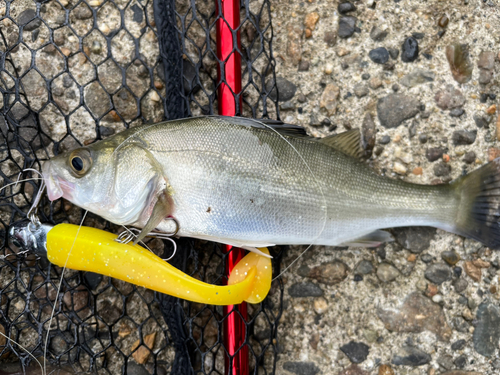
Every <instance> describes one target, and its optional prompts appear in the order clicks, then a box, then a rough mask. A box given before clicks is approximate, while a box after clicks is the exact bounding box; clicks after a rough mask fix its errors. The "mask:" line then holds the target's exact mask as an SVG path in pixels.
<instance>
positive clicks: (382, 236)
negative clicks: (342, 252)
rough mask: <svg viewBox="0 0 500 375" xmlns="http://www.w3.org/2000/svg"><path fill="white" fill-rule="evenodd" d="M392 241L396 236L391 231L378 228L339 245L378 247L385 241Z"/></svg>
mask: <svg viewBox="0 0 500 375" xmlns="http://www.w3.org/2000/svg"><path fill="white" fill-rule="evenodd" d="M392 241H394V238H393V237H392V235H391V234H390V233H389V232H386V231H385V230H376V231H374V232H371V233H368V234H367V235H365V236H363V237H360V238H356V239H354V240H351V241H348V242H344V243H342V244H340V245H339V246H357V247H377V246H380V245H382V244H383V243H384V242H392Z"/></svg>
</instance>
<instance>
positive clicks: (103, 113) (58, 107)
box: [0, 0, 283, 374]
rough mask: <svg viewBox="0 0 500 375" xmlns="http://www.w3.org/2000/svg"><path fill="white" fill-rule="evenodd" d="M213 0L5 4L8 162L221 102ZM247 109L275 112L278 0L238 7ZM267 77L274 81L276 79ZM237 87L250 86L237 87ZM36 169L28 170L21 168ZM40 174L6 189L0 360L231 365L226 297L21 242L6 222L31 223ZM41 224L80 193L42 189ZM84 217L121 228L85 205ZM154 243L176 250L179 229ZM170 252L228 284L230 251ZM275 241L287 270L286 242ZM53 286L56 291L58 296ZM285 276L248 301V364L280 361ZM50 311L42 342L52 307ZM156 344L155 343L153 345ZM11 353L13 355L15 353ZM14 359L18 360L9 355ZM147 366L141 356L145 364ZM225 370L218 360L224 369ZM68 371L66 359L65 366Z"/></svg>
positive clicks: (2, 42) (0, 134) (204, 367)
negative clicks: (46, 255)
mask: <svg viewBox="0 0 500 375" xmlns="http://www.w3.org/2000/svg"><path fill="white" fill-rule="evenodd" d="M216 9H217V7H216V3H215V2H212V1H203V2H202V1H199V2H198V1H197V2H194V1H186V0H181V1H177V2H174V1H171V0H168V1H160V0H158V1H135V0H132V1H126V0H104V1H102V0H90V1H78V0H52V1H20V0H13V1H8V0H7V1H5V2H2V4H0V92H1V96H0V116H1V118H0V155H1V159H0V175H1V178H2V186H5V185H7V184H9V183H14V182H16V181H17V180H18V178H19V174H20V173H21V172H22V171H23V170H25V169H26V168H34V169H37V170H40V167H41V165H40V163H41V161H43V160H46V159H47V158H49V157H51V156H53V155H57V154H59V153H61V152H63V151H66V150H69V149H72V148H74V147H76V146H78V145H87V144H90V143H92V142H95V141H96V140H100V139H103V138H106V137H107V136H110V135H112V134H114V133H116V132H119V131H121V130H123V129H126V128H129V127H130V126H135V125H139V124H143V123H148V122H151V123H152V122H157V121H160V120H163V119H173V118H178V117H185V116H195V115H201V114H212V113H217V111H216V107H217V89H218V87H219V86H220V85H221V83H223V82H224V78H222V79H219V78H218V75H217V69H218V67H219V66H220V64H222V61H220V60H218V59H217V49H216V20H217V19H219V18H220V17H221V15H220V14H219V12H218V11H217V10H216ZM240 18H241V26H240V28H239V32H240V35H241V47H240V48H236V50H235V53H238V54H240V55H241V60H242V91H241V93H240V94H238V95H237V97H236V102H239V101H240V99H241V102H242V108H240V110H239V112H240V113H241V114H242V115H243V116H246V117H255V118H260V117H268V118H278V117H279V113H278V107H277V99H276V94H275V93H272V90H273V89H274V90H275V88H274V84H273V82H275V80H276V79H275V73H274V67H275V63H274V59H273V55H272V45H271V39H272V26H271V18H270V2H269V1H268V0H258V1H253V2H251V3H250V1H249V0H245V1H244V2H243V3H242V7H241V14H240ZM266 83H267V84H268V85H267V87H266ZM240 96H241V97H240ZM31 177H34V178H36V177H37V175H36V174H35V173H33V172H30V171H25V172H23V173H22V174H21V179H27V178H31ZM39 186H40V182H39V180H36V179H35V180H30V181H25V182H19V184H17V185H11V186H10V187H8V188H5V189H2V190H1V192H0V234H1V236H0V241H1V242H0V257H1V258H0V259H1V260H0V333H2V334H4V335H6V336H7V337H9V338H10V339H12V340H14V341H15V342H17V343H20V344H21V345H22V346H23V347H24V348H25V350H23V349H21V348H20V347H19V346H18V345H17V344H15V343H14V342H13V341H10V340H6V339H5V338H4V337H3V336H2V335H0V367H2V368H4V369H7V368H11V369H15V368H19V367H20V368H21V369H22V370H27V369H29V368H31V367H36V366H38V365H37V364H36V362H35V360H34V359H33V357H36V358H38V359H39V360H41V359H42V357H43V356H44V354H45V355H46V359H47V363H48V367H47V369H48V370H51V369H55V368H63V369H64V370H65V371H68V372H70V373H86V372H91V373H99V374H105V373H108V374H119V373H122V374H126V373H136V374H138V373H141V371H145V370H146V371H148V372H150V373H154V374H164V373H172V374H189V373H194V372H196V373H201V374H209V373H223V372H224V357H225V355H226V354H225V353H226V348H224V343H223V338H222V334H221V332H222V326H223V321H224V319H227V316H224V315H223V313H222V311H223V310H222V308H221V307H215V306H209V305H201V304H195V303H188V302H185V301H182V300H178V299H176V298H173V297H169V296H164V295H160V294H158V293H154V292H152V291H150V290H146V289H144V288H139V287H136V286H134V285H131V284H128V283H125V282H122V281H119V280H115V279H111V278H109V277H103V276H100V275H97V274H92V273H85V272H77V271H72V270H66V272H65V274H64V278H63V281H62V284H61V291H60V293H59V294H57V288H58V286H59V280H60V277H61V269H60V268H59V267H55V266H53V265H51V264H49V263H48V262H47V261H46V260H45V259H39V258H37V257H36V256H35V255H33V254H25V253H18V252H19V249H17V248H16V247H15V246H12V244H10V243H9V242H8V232H9V228H10V227H12V226H13V225H14V224H18V223H22V222H26V213H27V211H28V209H29V207H30V206H31V202H32V200H33V199H34V195H35V194H36V192H37V190H38V187H39ZM38 215H39V217H40V220H41V221H42V222H44V223H51V224H57V223H61V222H71V223H76V224H78V223H80V221H81V220H82V217H83V212H82V210H81V209H79V208H78V207H75V206H73V205H71V204H70V203H68V202H66V201H63V200H58V201H56V202H54V203H53V204H50V202H49V201H48V199H47V197H45V196H44V198H43V199H42V201H41V204H40V207H39V212H38ZM84 225H87V226H94V227H98V228H103V229H105V230H108V231H111V232H115V233H118V232H119V231H120V228H119V227H117V226H115V225H113V224H110V223H108V222H105V221H104V220H103V219H101V218H99V217H97V216H95V215H92V214H88V215H87V216H86V218H85V221H84ZM148 246H149V247H151V248H152V249H153V251H154V252H155V253H156V254H158V255H163V254H165V255H168V254H169V252H170V251H171V246H170V244H169V242H167V241H166V242H162V241H161V240H159V239H153V240H150V241H149V242H148ZM178 248H179V250H178V252H177V254H176V256H175V257H174V259H173V260H172V263H173V264H174V265H176V266H177V267H179V268H181V269H183V270H184V271H185V272H187V273H188V274H190V275H192V276H194V277H196V278H199V279H201V280H204V281H206V282H209V283H214V284H217V283H222V282H223V281H224V269H225V261H226V259H227V254H225V253H223V252H222V250H221V249H220V248H219V246H218V245H216V244H213V243H207V242H201V241H193V240H189V239H181V240H179V241H178ZM278 251H279V250H275V251H274V254H273V255H274V257H275V258H274V264H273V266H274V268H275V269H276V270H277V271H279V266H280V253H279V252H278ZM56 296H57V300H56ZM282 298H283V285H282V283H281V280H276V281H275V282H274V283H273V285H272V289H271V293H270V295H269V297H268V298H267V299H266V300H265V301H264V302H263V303H262V304H259V305H251V306H249V307H248V308H249V317H248V322H247V323H246V332H247V338H246V342H247V344H248V346H249V349H250V350H249V357H250V361H249V365H250V371H251V372H252V373H259V374H268V373H272V372H274V370H275V365H276V359H277V354H278V344H277V325H278V323H279V320H280V317H281V314H282V311H283V306H282V301H283V299H282ZM54 306H55V310H54V318H53V320H52V322H51V325H50V332H49V336H48V341H47V347H46V345H45V343H46V341H45V339H46V336H47V332H48V328H49V321H50V316H51V312H52V310H53V308H54ZM147 347H149V348H150V349H151V350H149V349H148V348H147ZM8 363H13V364H11V365H7V364H8ZM9 366H10V367H9ZM141 367H143V368H144V369H142V370H141ZM214 371H215V372H214ZM61 373H63V372H61Z"/></svg>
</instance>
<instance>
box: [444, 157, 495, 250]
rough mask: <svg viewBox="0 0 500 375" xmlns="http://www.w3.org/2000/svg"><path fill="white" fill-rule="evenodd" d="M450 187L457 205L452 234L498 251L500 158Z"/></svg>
mask: <svg viewBox="0 0 500 375" xmlns="http://www.w3.org/2000/svg"><path fill="white" fill-rule="evenodd" d="M452 185H453V187H454V188H455V189H456V190H455V191H456V193H457V195H458V197H459V202H460V204H459V208H458V213H457V217H456V221H455V228H454V230H453V232H455V233H457V234H460V235H462V236H465V237H469V238H472V239H475V240H477V241H480V242H482V243H483V244H485V245H486V246H488V247H491V248H495V249H498V248H500V158H497V159H495V160H493V161H492V162H490V163H488V164H486V165H484V166H482V167H481V168H479V169H477V170H475V171H474V172H472V173H470V174H468V175H466V176H464V177H461V178H459V179H458V180H456V181H455V182H453V183H452Z"/></svg>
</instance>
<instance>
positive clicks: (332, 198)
mask: <svg viewBox="0 0 500 375" xmlns="http://www.w3.org/2000/svg"><path fill="white" fill-rule="evenodd" d="M86 149H87V151H86V152H88V153H89V155H90V158H91V164H92V165H91V167H90V168H89V170H88V171H87V172H86V173H85V175H83V176H77V177H75V174H74V173H73V172H74V171H73V172H72V171H71V168H70V166H69V163H70V161H68V158H70V157H71V155H61V156H58V157H56V158H54V159H52V160H51V161H49V162H47V163H46V164H45V165H44V167H43V173H44V178H45V179H46V181H47V186H48V190H49V197H52V198H53V199H55V198H58V197H59V196H64V197H65V198H67V199H69V200H70V201H72V202H73V203H75V204H77V205H79V206H81V207H83V208H86V209H88V210H90V211H92V212H94V213H96V214H98V215H101V216H103V217H105V218H106V219H108V220H110V221H112V222H114V223H116V224H124V225H134V226H138V227H143V226H144V225H146V222H147V221H148V219H149V217H150V216H151V214H152V212H153V209H154V206H155V204H156V202H157V201H158V196H159V194H161V193H162V192H164V193H165V194H166V195H167V196H168V199H169V202H170V205H169V207H171V212H169V214H170V215H171V216H173V217H175V219H176V220H177V221H178V223H179V226H180V231H179V233H178V234H179V235H181V236H188V237H196V238H204V239H209V240H213V241H218V242H222V243H227V244H231V245H236V246H247V247H258V246H269V245H274V244H318V245H340V244H345V243H356V242H357V240H358V239H360V238H363V237H365V236H367V235H368V237H369V235H370V233H373V232H374V231H376V230H378V229H380V228H391V227H398V226H415V225H425V226H434V227H438V228H442V229H445V230H448V231H452V232H455V233H460V234H464V235H468V236H471V237H473V238H477V239H480V240H484V241H486V239H484V238H482V237H484V235H483V236H482V237H481V236H480V235H477V234H476V235H474V234H473V233H472V234H471V233H469V232H470V231H471V230H472V229H471V228H468V229H467V228H465V226H464V225H462V222H461V221H460V220H462V219H463V218H462V216H464V215H466V214H465V213H462V211H463V210H469V211H470V209H472V208H470V207H469V206H471V205H473V200H472V201H471V202H469V200H470V199H469V198H464V191H466V190H467V191H468V190H470V189H471V188H470V189H469V188H468V187H467V186H469V185H471V184H472V183H471V182H470V181H471V179H470V178H469V179H464V180H463V181H459V182H457V183H454V184H449V185H442V186H425V185H415V184H410V183H406V182H403V181H400V180H394V179H390V178H387V177H382V176H379V175H377V174H375V173H374V172H373V171H372V170H370V169H369V168H368V167H367V166H366V165H365V164H363V163H361V162H360V161H359V160H357V159H355V158H353V157H351V156H349V155H346V153H345V151H343V150H339V149H338V148H337V147H332V146H331V145H328V144H325V143H322V142H319V141H318V140H317V139H313V138H310V137H297V136H293V135H287V134H283V133H281V132H278V131H276V130H274V129H273V128H271V127H269V126H267V125H266V124H262V123H260V122H258V121H254V120H249V119H241V118H238V119H236V118H223V117H200V118H191V119H184V120H176V121H170V122H164V123H159V124H155V125H143V126H140V127H136V128H133V129H130V130H128V131H125V132H123V133H120V134H118V135H116V136H114V137H111V138H108V139H106V140H104V141H100V142H97V143H96V144H94V145H90V146H88V147H87V148H86ZM497 164H498V163H496V164H495V166H496V165H497ZM495 168H496V167H495ZM495 171H496V169H495ZM490 172H491V171H490ZM490 174H491V173H486V172H483V173H482V174H481V175H482V176H483V175H484V176H488V175H490ZM467 181H469V182H467ZM475 185H477V184H475ZM475 185H474V186H475ZM464 186H465V188H464ZM464 189H465V190H464ZM477 189H480V188H477ZM477 189H476V190H477ZM481 191H482V190H481ZM474 194H475V193H474ZM476 195H477V194H476ZM52 198H51V199H52ZM468 199H469V200H468ZM495 202H496V201H495ZM495 204H496V203H495ZM464 205H465V206H466V208H463V207H464ZM471 207H472V206H471ZM495 207H496V206H495ZM490 208H491V207H490ZM467 212H468V211H467ZM467 215H468V213H467ZM463 220H465V221H466V222H468V221H467V220H466V219H463ZM463 220H462V221H463ZM172 225H173V223H172V221H171V220H164V221H162V222H161V223H159V224H158V225H157V226H156V228H157V229H158V230H162V231H166V232H169V231H171V230H172V229H173V228H172ZM476 227H477V225H476V226H475V227H474V228H476ZM474 230H475V229H474ZM488 238H489V237H488ZM495 238H496V237H495ZM368 242H370V241H368ZM486 242H487V241H486Z"/></svg>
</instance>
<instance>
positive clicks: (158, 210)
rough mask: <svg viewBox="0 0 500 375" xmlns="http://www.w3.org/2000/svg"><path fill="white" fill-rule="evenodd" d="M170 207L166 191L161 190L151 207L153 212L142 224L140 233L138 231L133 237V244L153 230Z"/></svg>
mask: <svg viewBox="0 0 500 375" xmlns="http://www.w3.org/2000/svg"><path fill="white" fill-rule="evenodd" d="M172 207H173V205H172V203H171V201H170V199H169V196H168V193H167V192H166V191H165V190H164V191H162V192H161V193H160V195H159V196H158V200H157V201H156V203H155V205H154V207H153V212H152V213H151V216H150V217H149V219H148V221H147V223H146V225H144V228H142V230H141V233H139V236H137V238H136V239H135V241H134V245H137V244H138V243H139V241H141V240H142V239H143V238H144V237H146V236H147V235H148V233H149V232H151V231H153V230H154V229H155V228H156V227H157V226H158V225H159V224H160V223H161V222H162V220H163V219H165V218H166V217H167V216H168V215H170V214H171V213H172Z"/></svg>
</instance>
